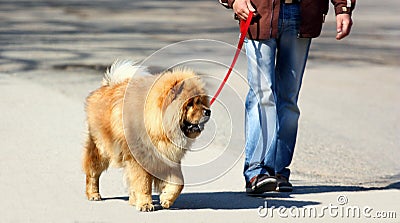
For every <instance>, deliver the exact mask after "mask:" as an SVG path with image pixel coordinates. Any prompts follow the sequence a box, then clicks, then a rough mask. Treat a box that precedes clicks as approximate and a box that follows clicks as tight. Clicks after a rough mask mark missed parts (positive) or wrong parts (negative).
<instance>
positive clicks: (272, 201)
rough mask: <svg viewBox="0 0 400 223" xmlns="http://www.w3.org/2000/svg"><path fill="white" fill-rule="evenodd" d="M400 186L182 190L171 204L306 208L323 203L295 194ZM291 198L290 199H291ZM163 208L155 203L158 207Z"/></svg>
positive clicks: (399, 185)
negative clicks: (267, 190)
mask: <svg viewBox="0 0 400 223" xmlns="http://www.w3.org/2000/svg"><path fill="white" fill-rule="evenodd" d="M386 189H400V182H396V183H393V184H390V185H388V186H386V187H361V186H330V185H329V186H296V187H295V190H294V191H293V192H290V193H277V192H271V193H265V194H263V195H261V196H248V195H247V194H246V193H244V192H232V191H231V192H199V193H182V194H181V195H180V196H179V197H178V199H177V200H176V201H175V203H174V205H173V206H172V207H171V209H172V210H182V209H216V210H218V209H222V210H232V209H257V208H258V207H260V206H263V205H264V204H265V201H268V205H269V206H275V207H280V206H282V207H286V208H289V207H293V206H294V207H298V208H300V207H304V206H308V205H318V204H321V202H316V201H303V200H295V199H290V198H292V196H291V195H292V194H313V193H329V192H354V191H369V190H386ZM288 198H289V199H288ZM115 199H117V200H124V201H128V199H129V198H128V197H110V198H104V200H106V201H107V200H115ZM153 201H154V203H155V204H158V203H159V198H158V196H157V195H153ZM160 209H162V208H161V207H160V206H159V205H156V210H160Z"/></svg>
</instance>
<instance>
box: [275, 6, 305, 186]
mask: <svg viewBox="0 0 400 223" xmlns="http://www.w3.org/2000/svg"><path fill="white" fill-rule="evenodd" d="M279 25H280V26H279V29H280V30H279V36H278V38H277V58H276V70H275V78H276V79H275V82H276V104H277V113H278V127H277V128H278V129H277V131H278V133H277V141H276V143H277V144H276V158H275V167H274V169H275V172H276V174H281V175H283V176H285V177H286V178H289V176H290V170H289V168H288V166H289V165H290V163H291V161H292V157H293V153H294V147H295V143H296V137H297V129H298V119H299V116H300V110H299V107H298V106H297V100H298V96H299V91H300V87H301V83H302V78H303V73H304V69H305V66H306V61H307V57H308V51H309V47H310V44H311V39H310V38H297V33H298V30H299V26H300V9H299V7H298V5H283V7H281V15H280V21H279Z"/></svg>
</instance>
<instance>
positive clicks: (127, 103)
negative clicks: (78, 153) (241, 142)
mask: <svg viewBox="0 0 400 223" xmlns="http://www.w3.org/2000/svg"><path fill="white" fill-rule="evenodd" d="M134 74H135V75H134ZM86 113H87V123H88V136H87V140H86V145H85V147H84V155H83V170H84V172H85V174H86V196H87V198H88V199H89V200H92V201H97V200H101V196H100V193H99V178H100V175H101V173H102V172H103V171H104V170H106V169H107V168H108V167H109V165H113V166H116V167H122V168H124V172H125V179H126V181H127V185H128V189H129V203H130V204H131V205H135V206H136V208H137V209H138V210H140V211H152V210H154V206H153V204H152V197H151V195H152V185H154V187H155V190H156V191H158V192H160V203H161V206H162V207H163V208H169V207H170V206H171V205H172V204H173V203H174V201H175V200H176V198H177V197H178V196H179V194H180V192H181V191H182V189H183V175H182V171H181V167H180V163H181V159H182V158H183V156H184V154H185V151H186V149H187V148H188V147H190V144H191V143H192V141H193V139H194V138H196V137H197V136H199V135H200V133H201V131H202V130H203V129H204V124H205V123H206V122H207V121H208V119H209V117H210V113H211V112H210V110H209V99H208V97H207V95H206V92H205V90H204V84H203V83H202V81H201V80H200V78H199V77H198V76H197V75H196V74H195V73H194V72H193V71H191V70H188V69H182V68H180V69H179V68H178V69H173V70H172V71H167V72H164V73H161V74H158V75H151V74H148V73H146V71H145V68H143V67H139V66H135V65H134V64H133V62H131V61H117V62H115V63H114V64H113V65H112V66H111V68H110V69H109V70H108V71H107V72H106V74H105V77H104V79H103V85H102V86H101V87H100V88H98V89H97V90H95V91H93V92H92V93H91V94H90V95H89V96H88V97H87V100H86Z"/></svg>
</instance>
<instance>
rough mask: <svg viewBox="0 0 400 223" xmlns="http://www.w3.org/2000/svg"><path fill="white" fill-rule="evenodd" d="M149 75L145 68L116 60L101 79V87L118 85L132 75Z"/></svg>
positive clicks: (127, 61)
mask: <svg viewBox="0 0 400 223" xmlns="http://www.w3.org/2000/svg"><path fill="white" fill-rule="evenodd" d="M147 74H150V73H149V71H148V69H147V67H145V66H140V65H137V64H136V63H135V62H134V61H132V60H116V61H115V62H114V63H113V64H112V65H111V67H110V68H109V69H107V71H106V73H105V74H104V77H103V82H102V85H103V86H114V85H116V84H120V83H122V82H124V81H125V80H127V79H130V78H132V77H133V76H134V75H147Z"/></svg>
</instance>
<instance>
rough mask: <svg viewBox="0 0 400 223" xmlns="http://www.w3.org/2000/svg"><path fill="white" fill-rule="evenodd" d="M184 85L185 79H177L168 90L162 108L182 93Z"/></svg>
mask: <svg viewBox="0 0 400 223" xmlns="http://www.w3.org/2000/svg"><path fill="white" fill-rule="evenodd" d="M184 85H185V81H180V82H179V81H177V82H176V83H175V84H174V85H173V86H172V88H171V89H170V90H169V91H168V96H167V97H166V98H165V100H164V102H163V110H165V109H166V108H167V107H168V105H170V104H171V103H172V102H173V101H174V100H175V99H177V98H178V96H179V95H180V94H181V93H182V91H183V88H184Z"/></svg>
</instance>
